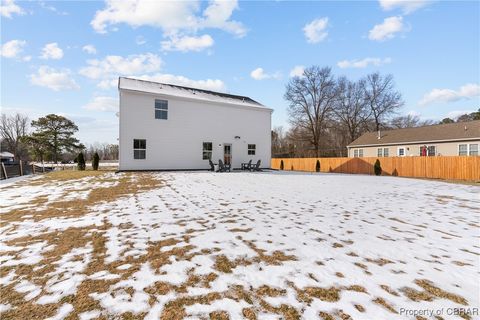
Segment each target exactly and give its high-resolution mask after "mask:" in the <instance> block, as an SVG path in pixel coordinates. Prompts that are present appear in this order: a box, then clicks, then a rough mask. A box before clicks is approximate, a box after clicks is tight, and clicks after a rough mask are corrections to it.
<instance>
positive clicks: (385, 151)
mask: <svg viewBox="0 0 480 320" xmlns="http://www.w3.org/2000/svg"><path fill="white" fill-rule="evenodd" d="M383 156H384V157H388V148H383Z"/></svg>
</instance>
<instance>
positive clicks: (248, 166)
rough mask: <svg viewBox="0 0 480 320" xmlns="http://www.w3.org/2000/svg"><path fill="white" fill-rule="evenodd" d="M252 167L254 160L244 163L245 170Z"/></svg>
mask: <svg viewBox="0 0 480 320" xmlns="http://www.w3.org/2000/svg"><path fill="white" fill-rule="evenodd" d="M251 168H252V160H250V161H248V163H244V164H243V168H242V169H243V170H250V169H251Z"/></svg>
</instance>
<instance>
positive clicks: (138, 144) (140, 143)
mask: <svg viewBox="0 0 480 320" xmlns="http://www.w3.org/2000/svg"><path fill="white" fill-rule="evenodd" d="M146 157H147V140H145V139H133V159H146Z"/></svg>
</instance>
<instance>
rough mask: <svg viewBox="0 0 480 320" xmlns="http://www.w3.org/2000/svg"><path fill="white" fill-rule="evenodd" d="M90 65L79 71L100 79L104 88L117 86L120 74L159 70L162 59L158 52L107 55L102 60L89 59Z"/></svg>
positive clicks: (101, 86) (128, 74) (136, 73)
mask: <svg viewBox="0 0 480 320" xmlns="http://www.w3.org/2000/svg"><path fill="white" fill-rule="evenodd" d="M87 64H88V66H86V67H83V68H81V69H80V71H79V73H80V74H81V75H83V76H85V77H87V78H90V79H95V80H100V82H99V83H98V86H99V87H100V88H103V89H107V88H111V87H114V86H116V83H117V81H118V77H119V76H131V75H138V74H142V73H151V72H156V71H159V70H160V68H161V66H162V59H160V57H159V56H158V55H156V54H153V53H145V54H134V55H129V56H127V57H122V56H106V57H105V58H104V59H102V60H98V59H92V60H88V61H87Z"/></svg>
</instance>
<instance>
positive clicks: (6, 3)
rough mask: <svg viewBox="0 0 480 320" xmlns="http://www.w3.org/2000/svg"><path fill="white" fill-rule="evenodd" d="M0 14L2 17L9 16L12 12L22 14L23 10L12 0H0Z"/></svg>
mask: <svg viewBox="0 0 480 320" xmlns="http://www.w3.org/2000/svg"><path fill="white" fill-rule="evenodd" d="M1 1H2V2H1V4H0V15H1V16H2V17H6V18H11V17H12V14H18V15H23V14H25V11H24V10H23V9H22V8H21V7H19V6H18V5H17V4H16V3H15V1H14V0H1Z"/></svg>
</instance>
